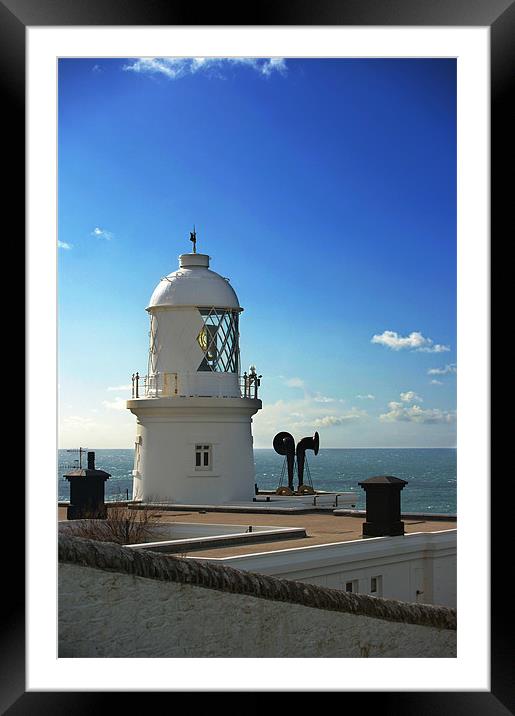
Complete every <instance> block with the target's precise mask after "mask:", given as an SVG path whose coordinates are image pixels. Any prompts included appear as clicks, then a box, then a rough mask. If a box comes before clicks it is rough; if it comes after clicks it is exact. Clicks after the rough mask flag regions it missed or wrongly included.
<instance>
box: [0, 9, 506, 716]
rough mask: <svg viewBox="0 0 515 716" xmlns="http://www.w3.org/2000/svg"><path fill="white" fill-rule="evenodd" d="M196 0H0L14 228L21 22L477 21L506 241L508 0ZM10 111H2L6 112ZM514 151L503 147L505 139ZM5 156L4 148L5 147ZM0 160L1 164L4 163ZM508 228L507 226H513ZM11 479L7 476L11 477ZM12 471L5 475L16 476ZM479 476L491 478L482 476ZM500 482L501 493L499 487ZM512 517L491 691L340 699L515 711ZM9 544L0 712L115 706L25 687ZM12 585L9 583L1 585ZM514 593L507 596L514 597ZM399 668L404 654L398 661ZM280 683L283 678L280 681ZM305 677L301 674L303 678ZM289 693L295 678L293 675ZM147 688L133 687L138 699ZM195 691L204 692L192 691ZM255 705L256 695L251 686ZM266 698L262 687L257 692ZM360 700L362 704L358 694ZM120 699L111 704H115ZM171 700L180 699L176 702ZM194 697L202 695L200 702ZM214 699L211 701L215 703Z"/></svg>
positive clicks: (496, 606)
mask: <svg viewBox="0 0 515 716" xmlns="http://www.w3.org/2000/svg"><path fill="white" fill-rule="evenodd" d="M200 14H201V18H202V21H201V22H199V10H198V8H197V7H196V6H195V5H193V4H192V5H189V6H186V5H181V4H179V3H173V2H171V1H170V0H152V1H150V0H88V1H87V2H85V1H84V0H0V57H1V59H2V64H1V65H0V66H2V67H3V68H4V71H3V72H2V73H1V74H0V84H1V87H2V97H3V99H4V102H3V105H4V112H3V113H2V115H3V116H2V119H3V120H4V133H3V137H4V140H7V141H6V142H5V144H6V145H8V147H9V148H10V149H11V150H12V151H13V158H12V161H11V162H10V163H9V165H8V166H9V182H8V183H7V186H6V189H5V191H6V192H7V196H5V195H4V196H5V199H6V201H5V206H6V207H9V209H8V211H9V213H10V214H12V215H13V216H16V217H19V219H18V221H17V222H16V226H17V232H18V234H19V233H20V223H21V217H24V216H25V172H24V168H25V162H24V156H25V94H24V93H25V30H26V28H27V27H35V26H66V25H79V26H80V25H82V26H88V25H89V26H91V25H111V26H113V25H115V26H116V25H141V26H144V25H149V26H150V25H173V26H186V25H204V26H205V25H279V26H287V25H306V26H309V25H348V26H356V25H361V26H424V25H425V26H483V27H489V28H490V32H491V171H492V197H491V210H492V214H491V216H492V227H491V228H492V238H493V237H494V236H495V235H496V234H497V238H498V239H499V240H500V241H502V238H504V237H502V238H501V227H502V226H504V225H505V226H506V227H510V223H508V221H507V218H508V211H510V212H511V205H512V204H513V199H512V197H510V195H509V192H511V191H512V184H513V182H512V181H503V179H502V177H504V176H506V177H509V176H510V175H511V176H512V175H513V170H512V167H511V166H510V156H513V139H512V132H513V128H512V127H511V126H510V125H511V121H512V119H511V118H512V116H513V115H512V114H510V112H509V111H508V102H509V100H510V96H509V86H510V85H509V82H510V79H511V77H512V76H513V75H514V70H515V63H514V58H515V3H514V1H513V0H469V2H464V0H447V1H446V2H445V3H444V2H435V1H432V0H318V1H317V2H316V3H315V2H312V3H310V2H308V1H307V0H289V1H288V2H286V1H284V0H275V2H271V0H265V1H262V2H259V3H257V4H242V5H241V6H240V7H239V8H237V7H233V6H232V5H231V6H229V5H227V6H221V5H220V4H213V5H212V6H211V7H208V6H205V7H203V8H202V10H201V11H200ZM5 108H7V109H8V111H6V110H5ZM510 146H511V147H512V151H511V152H510V151H509V147H510ZM4 158H5V153H4ZM4 167H5V165H4ZM512 231H513V230H512V229H511V231H510V233H511V234H512ZM8 477H9V476H8ZM14 477H15V476H14V475H12V476H11V477H10V479H14ZM485 479H488V477H487V476H485ZM20 489H21V486H17V487H16V493H15V494H16V502H17V504H20V505H21V504H23V498H22V496H21V495H20ZM501 489H503V493H502V494H501ZM501 500H502V501H503V502H505V500H506V494H505V492H504V488H501V487H500V486H499V487H497V486H496V484H495V483H494V482H493V481H492V484H491V510H492V512H491V516H492V519H491V524H494V520H493V515H494V514H495V513H501V512H502V511H503V510H502V508H501ZM509 523H510V520H508V519H506V520H496V521H495V529H493V530H492V533H491V557H492V559H491V565H492V593H491V690H490V691H489V692H472V691H471V692H424V693H422V692H381V693H379V692H366V693H354V692H347V693H346V694H345V703H346V704H347V707H348V704H349V699H350V698H351V697H356V696H357V697H358V698H359V703H360V708H362V707H363V705H365V706H366V707H371V708H374V709H377V711H378V712H379V713H386V714H396V716H401V715H402V714H411V713H413V714H417V716H430V715H431V716H433V715H434V716H436V715H437V714H438V715H441V714H453V716H462V715H463V716H465V715H466V716H473V715H474V714H481V715H482V716H485V715H491V716H497V715H499V716H503V715H506V714H509V713H513V711H512V710H511V709H512V707H513V692H512V685H513V679H512V677H513V673H512V669H513V666H512V663H513V662H512V660H511V659H510V656H511V654H512V653H513V649H512V642H513V632H510V629H509V628H508V624H507V622H506V615H507V614H509V613H510V611H511V603H510V602H509V601H508V600H510V597H511V590H509V589H506V588H505V586H506V585H502V584H501V580H502V579H503V574H502V569H501V567H500V564H499V563H500V561H501V560H500V559H499V560H498V561H497V560H496V559H495V558H494V557H495V556H496V555H499V554H501V555H502V553H503V544H505V543H506V542H509V538H510V535H509V532H508V530H509ZM16 546H17V549H16V550H13V551H12V552H9V551H7V550H5V552H4V556H6V557H7V562H8V564H7V565H4V575H8V577H7V579H6V581H5V582H4V598H7V607H4V611H3V616H4V623H3V629H2V634H1V637H0V663H1V664H2V669H1V674H0V710H1V713H9V714H12V715H13V716H18V714H25V713H29V714H40V713H41V714H42V713H45V714H47V713H48V714H61V713H62V714H82V713H90V712H91V711H92V710H93V709H97V711H100V712H101V711H102V710H103V709H105V710H107V708H109V709H110V710H111V709H112V708H117V707H118V706H119V698H120V696H121V694H119V693H117V692H109V693H102V694H101V695H99V694H98V693H97V692H84V693H82V692H81V693H77V692H58V693H57V692H50V691H41V692H26V688H25V608H24V604H25V590H24V568H23V560H22V559H21V558H20V556H21V554H22V553H23V551H22V546H21V544H20V541H19V540H18V541H17V544H16ZM7 584H8V585H9V586H8V589H7V588H5V586H6V585H7ZM510 601H511V600H510ZM399 662H400V663H399V668H402V661H401V660H399ZM285 681H288V680H287V679H285ZM300 682H301V683H303V685H305V682H304V679H301V680H300ZM290 683H291V690H292V691H295V684H296V683H299V680H298V679H297V678H293V679H292V680H291V682H290ZM148 696H149V695H148V694H146V695H145V694H138V693H135V694H131V695H130V698H131V702H132V703H133V704H134V705H136V704H137V703H138V701H139V700H140V698H142V697H144V698H146V699H148ZM197 696H202V693H198V694H197ZM256 696H257V697H258V698H257V699H254V700H253V706H257V705H259V703H262V700H261V694H259V693H258V694H256ZM263 696H264V694H263ZM364 698H366V703H365V702H363V699H364ZM115 699H116V702H115ZM175 703H176V702H175ZM197 703H198V702H197ZM211 703H212V702H211Z"/></svg>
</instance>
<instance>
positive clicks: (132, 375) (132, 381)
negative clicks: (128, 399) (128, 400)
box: [132, 373, 134, 398]
mask: <svg viewBox="0 0 515 716" xmlns="http://www.w3.org/2000/svg"><path fill="white" fill-rule="evenodd" d="M132 397H133V398H134V373H133V374H132Z"/></svg>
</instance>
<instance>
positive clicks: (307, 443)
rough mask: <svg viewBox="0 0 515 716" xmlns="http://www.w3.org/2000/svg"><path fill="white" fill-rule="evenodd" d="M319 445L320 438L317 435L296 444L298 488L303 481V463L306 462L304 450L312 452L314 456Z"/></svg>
mask: <svg viewBox="0 0 515 716" xmlns="http://www.w3.org/2000/svg"><path fill="white" fill-rule="evenodd" d="M319 445H320V438H319V435H318V433H315V434H314V435H313V437H312V438H302V440H299V442H298V443H297V473H298V477H299V487H300V486H301V485H302V484H303V481H304V462H305V460H306V455H305V453H306V450H313V452H314V453H315V455H317V454H318V448H319Z"/></svg>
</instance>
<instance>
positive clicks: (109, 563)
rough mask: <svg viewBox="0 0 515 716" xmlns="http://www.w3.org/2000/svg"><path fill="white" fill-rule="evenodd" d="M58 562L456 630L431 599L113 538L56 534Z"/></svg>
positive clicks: (452, 618) (450, 615) (448, 613)
mask: <svg viewBox="0 0 515 716" xmlns="http://www.w3.org/2000/svg"><path fill="white" fill-rule="evenodd" d="M59 562H61V563H67V564H75V565H79V566H82V567H91V568H93V569H101V570H105V571H109V572H119V573H121V574H130V575H133V576H135V577H144V578H145V579H155V580H158V581H161V582H175V583H179V584H190V585H192V586H196V587H203V588H205V589H215V590H217V591H220V592H230V593H232V594H245V595H248V596H252V597H257V598H259V599H268V600H272V601H278V602H289V603H293V604H300V605H302V606H305V607H311V608H314V609H325V610H329V611H336V612H345V613H347V614H354V615H356V616H365V617H370V618H373V619H382V620H385V621H390V622H401V623H403V624H413V625H419V626H427V627H435V628H438V629H451V630H456V610H455V609H450V608H448V607H441V606H433V605H429V604H415V603H408V602H399V601H396V600H393V599H382V598H378V597H370V596H368V595H366V594H352V593H347V592H342V591H339V590H337V589H329V588H327V587H320V586H317V585H314V584H304V583H303V582H295V581H293V580H289V579H279V578H277V577H270V576H268V575H265V574H257V573H255V572H246V571H240V570H238V569H234V568H233V567H227V566H226V565H221V564H212V563H209V562H202V561H199V560H195V559H191V558H188V559H181V558H180V557H172V556H169V555H167V556H164V555H162V554H160V553H157V552H151V551H149V550H132V549H128V548H127V547H123V546H121V545H118V544H114V543H112V542H99V541H96V540H89V539H84V538H82V537H70V536H68V535H63V534H60V535H59Z"/></svg>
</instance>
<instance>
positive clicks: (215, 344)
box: [197, 308, 239, 373]
mask: <svg viewBox="0 0 515 716" xmlns="http://www.w3.org/2000/svg"><path fill="white" fill-rule="evenodd" d="M199 312H200V315H201V316H202V320H203V321H204V325H203V326H202V328H201V329H200V333H199V334H198V336H197V342H198V344H199V346H200V348H201V349H202V352H203V353H204V357H203V359H202V362H201V364H200V365H199V367H198V368H197V370H199V371H214V372H221V373H238V371H239V351H238V315H239V314H238V311H235V310H232V309H228V308H227V309H226V308H199Z"/></svg>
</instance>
